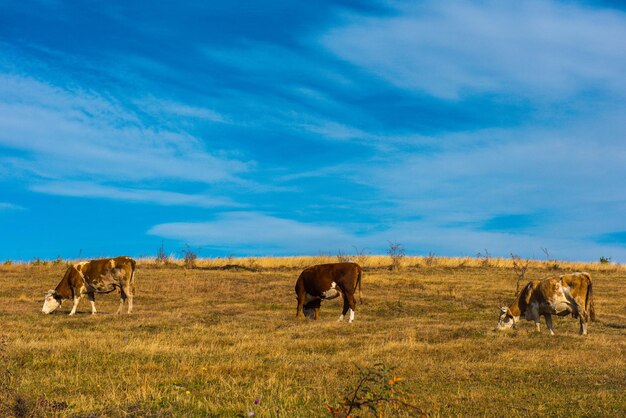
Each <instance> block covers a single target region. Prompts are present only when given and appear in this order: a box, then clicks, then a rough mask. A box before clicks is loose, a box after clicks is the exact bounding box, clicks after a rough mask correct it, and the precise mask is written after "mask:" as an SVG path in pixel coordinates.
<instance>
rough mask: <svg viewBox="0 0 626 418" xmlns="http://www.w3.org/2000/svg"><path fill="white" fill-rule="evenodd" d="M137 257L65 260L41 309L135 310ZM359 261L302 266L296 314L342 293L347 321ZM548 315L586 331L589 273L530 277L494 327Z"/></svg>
mask: <svg viewBox="0 0 626 418" xmlns="http://www.w3.org/2000/svg"><path fill="white" fill-rule="evenodd" d="M136 266H137V263H136V262H135V260H133V259H132V258H130V257H115V258H103V259H97V260H91V261H83V262H80V263H76V264H73V265H71V266H69V267H68V268H67V270H66V272H65V275H64V276H63V278H62V279H61V281H60V282H59V284H58V285H57V286H56V288H54V289H52V290H50V291H48V293H47V294H46V297H45V300H44V304H43V308H42V312H43V313H45V314H49V313H52V312H53V311H54V310H56V309H57V308H59V307H60V306H61V303H62V302H63V300H64V299H71V300H72V301H73V303H74V304H73V306H72V310H71V311H70V315H74V314H75V313H76V308H77V307H78V303H79V302H80V299H81V298H82V297H83V296H84V295H87V297H88V298H89V302H90V303H91V313H92V314H95V313H96V305H95V294H96V293H111V292H113V291H115V290H117V291H118V292H119V294H120V306H119V308H118V310H117V313H118V314H119V313H121V312H122V308H123V306H124V303H126V302H128V313H131V312H132V310H133V295H134V292H135V283H134V278H135V268H136ZM361 275H362V270H361V267H360V266H359V265H358V264H356V263H350V262H347V263H331V264H320V265H316V266H312V267H308V268H306V269H305V270H304V271H302V273H301V274H300V276H299V277H298V280H297V281H296V286H295V291H296V299H297V301H298V305H297V309H296V317H299V318H300V317H302V315H303V314H304V315H305V316H307V317H310V318H312V319H318V318H319V309H320V306H321V303H322V300H326V299H334V298H337V297H340V296H341V297H342V298H343V311H342V313H341V316H340V317H339V321H342V320H343V319H344V317H345V315H346V314H347V313H348V312H349V313H350V318H349V322H352V321H353V320H354V312H355V310H356V299H355V296H354V294H355V292H356V291H357V288H358V291H359V299H360V298H361ZM552 315H557V316H566V315H571V316H572V317H573V318H578V319H579V320H580V334H581V335H586V334H587V322H588V321H589V320H590V319H591V320H595V312H594V307H593V294H592V287H591V276H590V275H589V274H588V273H571V274H565V275H562V276H557V277H548V278H545V279H542V280H532V281H530V282H529V283H528V284H527V285H526V286H525V287H524V288H523V290H522V291H521V292H520V294H519V295H518V296H517V298H516V299H515V301H514V302H513V303H512V304H511V305H510V306H505V307H503V308H502V309H501V311H500V317H499V320H498V326H497V329H499V330H503V329H509V328H511V327H513V326H515V324H516V323H517V322H518V321H519V320H520V318H524V319H526V320H529V321H530V320H532V321H534V323H535V326H536V327H537V331H539V318H540V316H544V318H545V321H546V325H547V327H548V331H550V334H552V335H554V331H553V329H552Z"/></svg>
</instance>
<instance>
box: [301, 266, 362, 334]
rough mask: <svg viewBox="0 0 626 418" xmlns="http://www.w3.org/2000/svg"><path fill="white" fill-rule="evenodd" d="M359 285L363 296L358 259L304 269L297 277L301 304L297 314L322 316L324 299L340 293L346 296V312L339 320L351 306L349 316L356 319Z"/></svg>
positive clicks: (342, 314)
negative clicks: (320, 312) (351, 261)
mask: <svg viewBox="0 0 626 418" xmlns="http://www.w3.org/2000/svg"><path fill="white" fill-rule="evenodd" d="M357 286H358V288H359V301H360V302H362V300H361V267H359V265H358V264H355V263H333V264H320V265H317V266H312V267H309V268H307V269H305V270H304V271H303V272H302V273H300V277H298V280H297V281H296V298H297V299H298V307H297V310H296V317H298V318H301V317H302V313H304V315H306V316H307V317H313V319H318V318H319V311H320V305H321V303H322V300H326V299H334V298H336V297H338V296H339V295H340V294H341V295H342V296H343V312H342V313H341V316H340V317H339V321H343V318H344V316H345V315H346V313H347V312H348V310H350V320H349V322H352V321H353V320H354V311H355V309H356V299H355V298H354V292H355V291H356V289H357Z"/></svg>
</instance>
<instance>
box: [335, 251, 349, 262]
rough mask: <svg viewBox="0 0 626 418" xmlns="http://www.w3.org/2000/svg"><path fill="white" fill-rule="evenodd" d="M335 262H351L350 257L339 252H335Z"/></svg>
mask: <svg viewBox="0 0 626 418" xmlns="http://www.w3.org/2000/svg"><path fill="white" fill-rule="evenodd" d="M336 257H337V262H339V263H347V262H348V261H350V260H351V258H350V256H349V255H348V254H344V253H342V252H341V250H339V251H337V256H336Z"/></svg>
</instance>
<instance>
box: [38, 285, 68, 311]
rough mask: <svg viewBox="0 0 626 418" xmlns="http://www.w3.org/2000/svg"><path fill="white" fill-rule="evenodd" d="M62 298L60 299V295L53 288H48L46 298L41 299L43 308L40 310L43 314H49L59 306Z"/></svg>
mask: <svg viewBox="0 0 626 418" xmlns="http://www.w3.org/2000/svg"><path fill="white" fill-rule="evenodd" d="M62 302H63V299H61V295H59V294H58V293H57V292H56V291H54V290H52V289H51V290H48V293H46V298H45V299H44V300H43V308H41V312H43V313H45V314H49V313H52V312H54V311H55V310H56V309H58V308H59V306H61V303H62Z"/></svg>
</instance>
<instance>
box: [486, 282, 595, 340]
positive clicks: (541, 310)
mask: <svg viewBox="0 0 626 418" xmlns="http://www.w3.org/2000/svg"><path fill="white" fill-rule="evenodd" d="M570 314H571V315H572V317H573V318H579V319H580V335H587V321H588V320H589V319H591V320H592V321H595V319H596V314H595V310H594V308H593V294H592V290H591V276H590V275H589V273H572V274H564V275H562V276H558V277H556V276H555V277H548V278H545V279H542V280H533V281H531V282H529V283H528V284H527V285H526V286H525V287H524V289H523V290H522V291H521V293H520V294H519V296H518V297H517V299H516V300H515V301H514V302H513V303H512V304H511V306H509V307H506V306H505V307H503V308H502V309H501V311H500V318H499V320H498V329H499V330H501V329H509V328H511V327H512V326H513V325H515V324H516V323H517V322H518V321H519V319H520V317H522V316H523V317H524V319H526V320H528V321H531V320H532V321H534V322H535V326H536V327H537V331H539V317H540V316H541V315H543V316H544V317H545V318H546V326H547V327H548V330H549V331H550V335H554V331H553V330H552V315H558V316H566V315H570Z"/></svg>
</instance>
